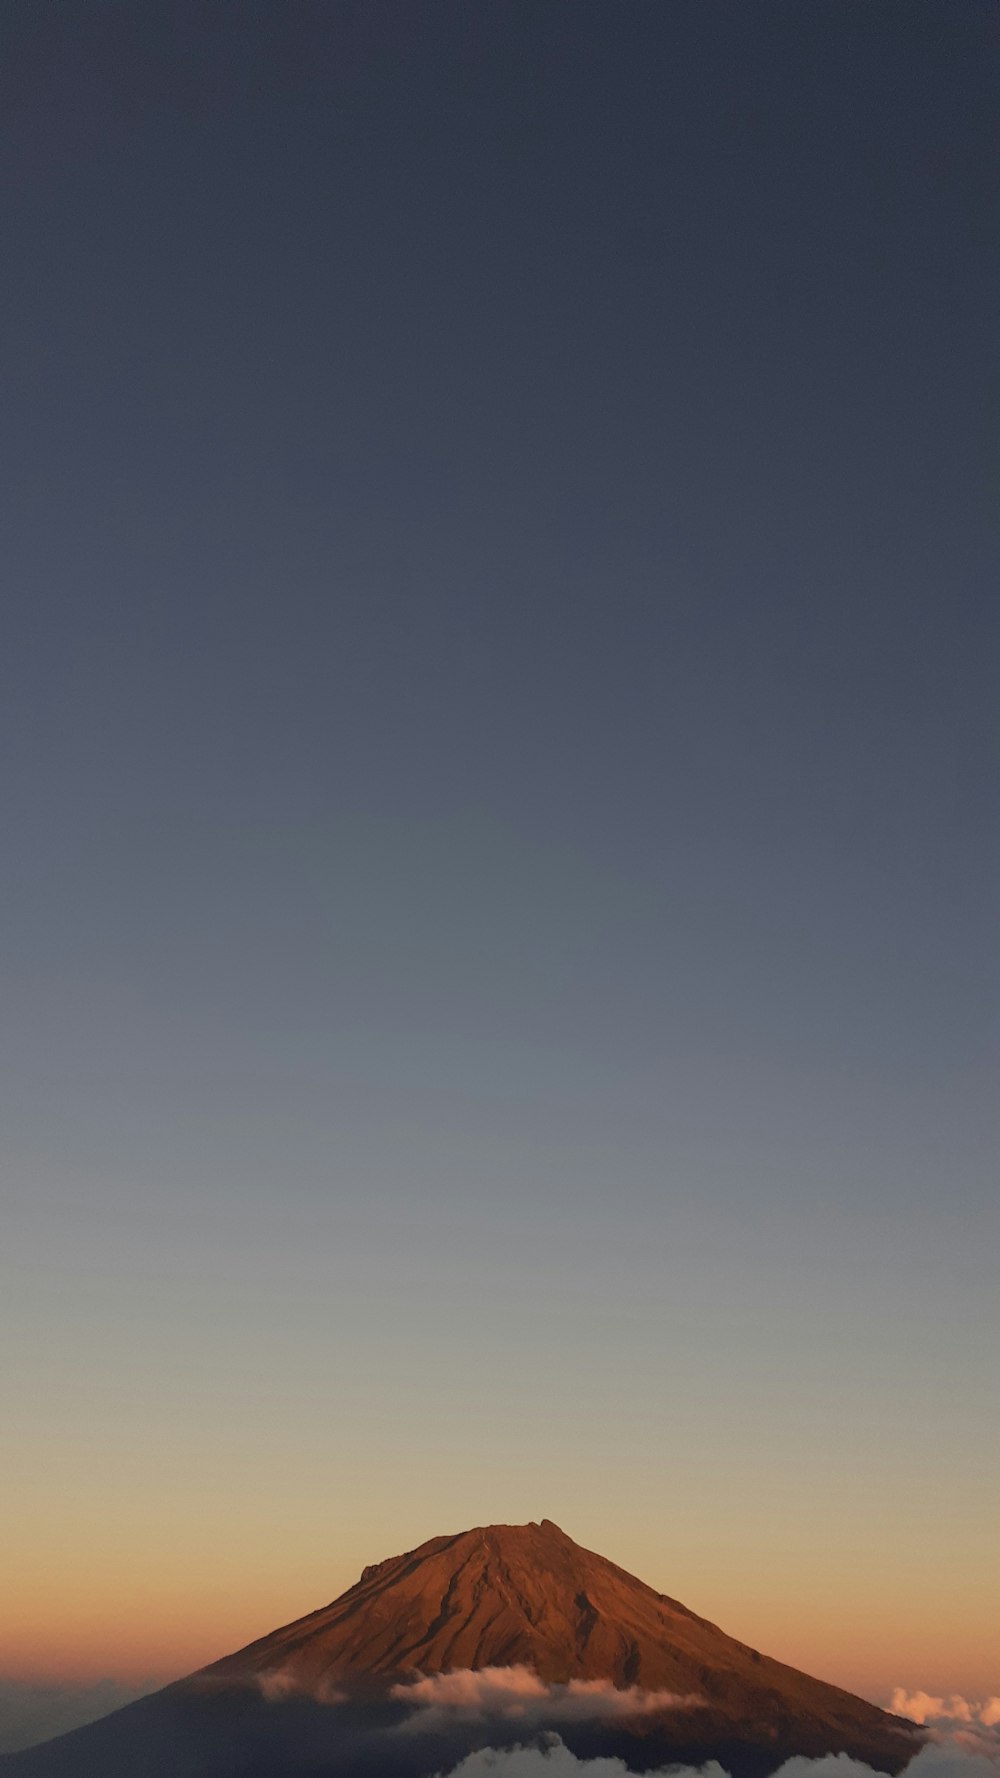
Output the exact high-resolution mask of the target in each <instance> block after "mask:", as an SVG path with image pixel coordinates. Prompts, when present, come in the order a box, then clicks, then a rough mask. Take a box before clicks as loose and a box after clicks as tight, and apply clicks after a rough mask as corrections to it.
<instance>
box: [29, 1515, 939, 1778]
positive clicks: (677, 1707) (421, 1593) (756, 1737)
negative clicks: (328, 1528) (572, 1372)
mask: <svg viewBox="0 0 1000 1778" xmlns="http://www.w3.org/2000/svg"><path fill="white" fill-rule="evenodd" d="M495 1669H507V1670H508V1672H507V1674H506V1676H505V1675H502V1674H501V1675H497V1674H496V1673H495V1671H493V1670H495ZM510 1669H516V1670H518V1671H515V1672H514V1673H513V1674H511V1673H510V1671H509V1670H510ZM526 1669H527V1670H528V1671H527V1672H525V1670H526ZM460 1673H466V1674H470V1673H471V1674H477V1673H478V1674H483V1673H486V1675H487V1678H486V1680H485V1681H481V1682H470V1681H468V1680H466V1681H463V1682H461V1685H460V1689H459V1691H458V1692H456V1690H455V1681H454V1680H452V1681H451V1682H450V1686H449V1683H448V1682H447V1676H448V1675H455V1674H460ZM420 1676H422V1677H423V1680H424V1683H423V1685H422V1686H421V1687H420V1690H419V1691H418V1692H415V1693H411V1694H409V1696H408V1695H407V1693H406V1692H405V1691H404V1692H403V1695H402V1697H401V1696H400V1695H399V1692H400V1688H402V1687H406V1686H407V1685H412V1684H413V1683H414V1681H415V1680H416V1679H417V1678H418V1677H420ZM435 1679H436V1680H437V1684H435V1683H433V1682H434V1681H435ZM484 1685H485V1688H486V1689H485V1691H484V1689H483V1687H484ZM505 1687H507V1688H511V1687H512V1688H513V1691H511V1690H510V1689H508V1690H507V1691H505V1690H504V1688H505ZM518 1688H520V1689H518ZM547 1688H555V1689H554V1690H549V1689H547ZM633 1688H637V1689H633ZM650 1694H657V1696H651V1695H650ZM455 1697H460V1699H461V1701H462V1702H463V1704H464V1708H463V1709H459V1710H455V1709H452V1708H450V1700H453V1699H454V1698H455ZM486 1697H488V1699H489V1703H488V1704H484V1702H483V1700H484V1698H486ZM512 1699H513V1702H514V1709H513V1710H512V1709H511V1700H512ZM470 1700H472V1701H473V1703H474V1704H475V1706H476V1707H475V1708H470ZM428 1702H430V1703H435V1702H436V1703H437V1706H438V1707H437V1709H435V1710H428V1709H427V1704H428ZM526 1704H527V1705H528V1706H530V1708H527V1709H526ZM546 1726H551V1727H553V1728H556V1729H558V1732H559V1733H560V1734H561V1735H562V1737H563V1739H564V1740H565V1741H567V1743H568V1744H569V1745H570V1746H571V1747H572V1748H573V1749H574V1751H576V1752H577V1753H578V1754H580V1756H581V1757H584V1756H587V1755H593V1754H596V1753H603V1754H608V1753H615V1754H617V1755H618V1756H619V1757H620V1758H622V1759H624V1760H625V1761H626V1763H627V1764H628V1765H629V1766H630V1768H632V1769H634V1770H645V1769H649V1768H652V1767H655V1766H658V1765H662V1764H666V1763H669V1762H672V1761H677V1762H684V1763H688V1764H696V1765H697V1764H701V1763H703V1762H704V1761H705V1760H706V1759H709V1758H715V1759H718V1760H719V1761H720V1763H721V1764H723V1765H724V1766H726V1767H727V1769H728V1770H729V1771H731V1772H733V1773H734V1774H736V1775H737V1778H763V1775H764V1774H766V1773H767V1772H770V1771H772V1770H774V1768H775V1767H777V1766H778V1765H780V1764H781V1762H782V1761H783V1760H784V1759H786V1758H788V1757H789V1756H790V1755H791V1754H793V1753H802V1754H812V1755H820V1754H823V1753H829V1752H841V1751H842V1752H846V1753H849V1754H851V1755H853V1756H854V1757H856V1758H858V1759H862V1760H865V1761H866V1762H868V1763H869V1764H870V1765H872V1766H874V1767H875V1768H876V1769H877V1770H880V1771H885V1772H889V1773H895V1772H897V1771H899V1769H900V1768H901V1767H902V1766H903V1765H905V1764H906V1762H907V1761H908V1760H909V1759H910V1758H912V1756H913V1754H914V1753H915V1752H916V1751H917V1749H918V1747H919V1746H920V1738H919V1735H918V1734H917V1732H916V1731H914V1729H913V1726H912V1725H910V1724H905V1723H903V1722H902V1721H901V1720H900V1719H898V1718H896V1717H891V1716H888V1715H887V1714H886V1713H885V1712H884V1711H881V1710H878V1709H876V1707H875V1706H874V1705H872V1704H868V1703H865V1702H864V1701H863V1700H862V1699H860V1698H856V1697H853V1696H852V1695H851V1694H850V1693H849V1692H844V1691H841V1690H839V1689H838V1688H837V1687H836V1686H832V1685H827V1684H825V1683H824V1682H823V1681H821V1680H817V1679H811V1678H809V1677H808V1676H807V1675H806V1674H804V1673H799V1672H797V1671H796V1670H795V1669H794V1668H792V1667H786V1666H784V1665H783V1664H782V1663H781V1662H779V1661H773V1660H771V1659H769V1658H768V1657H767V1656H766V1655H762V1654H759V1653H758V1652H757V1650H756V1649H752V1648H748V1647H747V1646H746V1645H745V1644H744V1643H742V1642H738V1641H736V1640H734V1638H733V1637H731V1636H727V1635H725V1633H724V1632H723V1631H722V1630H719V1629H717V1628H716V1626H715V1625H714V1624H711V1623H709V1622H708V1621H707V1620H706V1619H705V1618H701V1617H698V1616H697V1615H696V1614H695V1613H694V1612H693V1611H690V1610H689V1609H688V1608H687V1607H686V1606H684V1605H681V1604H679V1603H678V1601H677V1600H675V1599H670V1598H668V1597H667V1596H666V1595H665V1594H662V1593H658V1592H656V1591H655V1590H654V1589H653V1588H652V1587H649V1586H647V1585H646V1584H645V1583H644V1582H643V1581H641V1580H637V1579H636V1578H635V1577H634V1576H633V1575H630V1574H627V1573H626V1572H625V1570H624V1569H621V1568H618V1567H617V1566H616V1565H615V1564H614V1563H613V1562H609V1561H608V1560H606V1558H605V1557H603V1556H599V1555H595V1554H594V1553H593V1552H592V1551H590V1550H586V1549H583V1548H581V1547H580V1545H579V1544H576V1543H574V1542H573V1540H572V1538H570V1537H568V1536H567V1535H566V1533H565V1532H564V1531H561V1530H560V1529H559V1527H558V1526H557V1525H554V1524H553V1523H552V1522H551V1521H550V1520H548V1519H543V1520H542V1522H541V1523H540V1524H534V1523H532V1524H529V1525H489V1526H483V1527H479V1528H477V1529H475V1530H472V1531H464V1532H461V1533H459V1534H457V1535H454V1536H448V1537H435V1538H432V1539H431V1540H430V1541H429V1542H428V1543H424V1544H421V1545H420V1547H419V1548H418V1549H415V1550H410V1551H407V1552H406V1553H405V1554H403V1555H400V1556H392V1557H389V1558H388V1559H387V1560H386V1561H383V1562H378V1563H375V1564H373V1565H372V1566H371V1567H368V1568H366V1569H365V1570H364V1572H363V1573H362V1575H361V1577H360V1579H359V1580H358V1581H357V1582H356V1583H355V1585H354V1586H352V1587H350V1588H349V1589H348V1591H347V1592H346V1593H344V1594H342V1595H341V1597H340V1598H339V1599H336V1600H334V1601H333V1603H332V1604H330V1605H326V1606H323V1607H322V1608H321V1609H320V1610H319V1611H314V1612H312V1613H311V1614H310V1615H309V1616H307V1617H304V1618H299V1619H297V1620H296V1621H295V1622H294V1623H291V1624H288V1625H286V1626H285V1627H284V1628H283V1629H280V1630H276V1631H274V1632H273V1633H272V1634H271V1635H269V1636H265V1637H263V1638H262V1639H261V1640H260V1641H259V1642H254V1643H251V1644H250V1645H249V1647H247V1648H244V1649H241V1650H240V1651H239V1652H238V1653H236V1654H233V1655H229V1656H227V1657H226V1658H225V1659H223V1660H221V1661H217V1662H215V1663H214V1664H213V1665H212V1666H209V1667H206V1668H203V1669H202V1670H201V1672H199V1673H196V1674H194V1675H192V1676H191V1678H189V1679H187V1680H183V1681H181V1682H179V1683H178V1684H177V1685H174V1686H170V1687H168V1688H167V1689H166V1691H164V1692H161V1693H159V1694H157V1696H156V1697H155V1698H151V1699H143V1700H141V1701H140V1702H139V1703H138V1704H134V1705H131V1706H129V1707H128V1708H127V1709H126V1710H123V1711H118V1712H116V1713H115V1715H114V1716H112V1717H108V1718H106V1719H105V1720H104V1722H102V1723H98V1724H94V1725H91V1726H90V1727H89V1728H85V1729H80V1730H78V1731H76V1733H74V1734H72V1735H68V1736H63V1737H61V1738H60V1739H59V1740H58V1741H54V1742H49V1743H47V1744H46V1745H45V1746H43V1747H40V1748H35V1749H32V1750H30V1751H29V1752H27V1753H22V1754H18V1755H14V1756H13V1757H11V1758H8V1759H7V1760H5V1761H2V1760H0V1775H2V1778H85V1775H86V1778H89V1775H90V1774H91V1773H93V1774H95V1775H98V1774H99V1778H222V1774H225V1778H235V1775H238V1774H243V1773H246V1774H248V1775H249V1774H250V1773H251V1772H252V1773H253V1774H254V1778H271V1775H272V1773H273V1774H274V1775H275V1778H277V1774H279V1773H280V1774H281V1778H286V1775H287V1778H292V1775H293V1774H296V1773H299V1772H305V1771H309V1772H310V1773H311V1774H315V1775H316V1778H319V1774H334V1773H337V1774H348V1773H349V1774H355V1773H357V1774H362V1773H368V1772H372V1773H375V1772H378V1773H379V1774H380V1778H383V1775H388V1774H397V1773H398V1774H399V1775H400V1778H424V1775H425V1774H430V1773H434V1772H441V1771H447V1770H448V1766H449V1764H451V1765H454V1764H456V1763H457V1761H458V1760H459V1759H460V1758H461V1757H463V1755H464V1753H465V1752H467V1751H469V1749H470V1748H472V1747H474V1746H477V1745H484V1744H493V1745H498V1744H501V1743H503V1742H507V1743H509V1742H510V1741H512V1740H515V1739H522V1740H524V1739H530V1738H531V1736H532V1735H537V1734H538V1733H540V1732H541V1731H542V1730H543V1729H544V1728H545V1727H546Z"/></svg>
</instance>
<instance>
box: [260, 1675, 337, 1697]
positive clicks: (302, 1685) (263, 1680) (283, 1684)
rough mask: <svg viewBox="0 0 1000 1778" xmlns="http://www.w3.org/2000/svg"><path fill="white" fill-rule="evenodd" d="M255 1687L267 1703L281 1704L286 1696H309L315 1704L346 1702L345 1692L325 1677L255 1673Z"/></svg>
mask: <svg viewBox="0 0 1000 1778" xmlns="http://www.w3.org/2000/svg"><path fill="white" fill-rule="evenodd" d="M255 1680H256V1684H257V1688H258V1690H259V1692H260V1694H261V1697H263V1698H266V1699H267V1701H268V1703H269V1704H282V1703H284V1701H285V1699H286V1698H311V1699H312V1700H313V1702H314V1703H316V1704H346V1702H347V1693H346V1692H341V1691H338V1690H337V1689H336V1687H335V1686H333V1685H331V1684H330V1682H329V1680H326V1679H310V1680H303V1679H300V1678H298V1677H297V1675H296V1674H294V1673H287V1672H283V1671H280V1670H279V1671H278V1672H277V1673H257V1674H256V1675H255Z"/></svg>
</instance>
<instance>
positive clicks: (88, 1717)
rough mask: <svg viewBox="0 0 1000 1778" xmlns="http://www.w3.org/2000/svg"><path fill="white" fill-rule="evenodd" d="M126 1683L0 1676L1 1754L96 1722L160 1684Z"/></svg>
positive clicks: (158, 1682) (105, 1680) (155, 1681)
mask: <svg viewBox="0 0 1000 1778" xmlns="http://www.w3.org/2000/svg"><path fill="white" fill-rule="evenodd" d="M161 1683H162V1681H160V1680H149V1681H148V1683H146V1684H144V1685H123V1684H121V1682H120V1681H118V1680H116V1679H99V1680H96V1681H95V1682H94V1683H93V1684H91V1685H37V1684H31V1683H30V1682H27V1681H24V1680H17V1679H0V1753H18V1752H20V1750H21V1749H22V1748H24V1747H34V1746H35V1745H36V1744H37V1743H38V1742H39V1741H48V1740H51V1738H52V1736H53V1735H66V1734H68V1733H69V1731H70V1729H79V1728H82V1727H83V1725H84V1723H87V1722H96V1721H97V1718H98V1717H99V1716H107V1714H108V1712H109V1711H111V1710H120V1709H121V1707H122V1705H123V1704H131V1703H132V1702H133V1700H134V1699H135V1698H141V1697H144V1696H145V1694H146V1693H147V1692H151V1691H153V1690H154V1689H155V1687H156V1686H157V1685H159V1684H161Z"/></svg>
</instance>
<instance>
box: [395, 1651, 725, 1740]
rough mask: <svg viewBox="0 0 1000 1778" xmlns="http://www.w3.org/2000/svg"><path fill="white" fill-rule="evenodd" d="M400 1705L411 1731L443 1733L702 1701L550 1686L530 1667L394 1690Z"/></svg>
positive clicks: (605, 1687)
mask: <svg viewBox="0 0 1000 1778" xmlns="http://www.w3.org/2000/svg"><path fill="white" fill-rule="evenodd" d="M392 1695H393V1697H394V1698H397V1699H398V1700H399V1701H400V1702H401V1703H404V1704H411V1705H415V1706H416V1710H415V1713H414V1715H413V1716H411V1717H410V1718H408V1720H407V1722H406V1723H405V1724H404V1725H403V1726H404V1727H405V1728H407V1729H428V1728H434V1729H437V1728H440V1727H441V1726H442V1725H443V1724H444V1723H445V1722H456V1721H462V1722H472V1721H478V1720H480V1719H483V1718H487V1717H493V1718H501V1719H503V1720H504V1721H508V1722H509V1721H515V1722H525V1723H541V1722H584V1721H591V1720H594V1719H596V1718H602V1719H606V1718H608V1717H636V1716H654V1715H660V1714H661V1713H663V1712H665V1711H668V1710H693V1709H696V1708H697V1707H698V1706H699V1705H700V1704H701V1702H702V1700H701V1699H700V1698H698V1697H696V1696H695V1695H694V1694H693V1693H690V1694H688V1695H687V1696H684V1697H682V1696H680V1695H679V1694H678V1693H676V1692H667V1691H644V1690H643V1688H642V1686H638V1685H633V1686H628V1687H627V1688H626V1687H622V1688H619V1687H617V1686H614V1685H612V1683H611V1681H610V1680H606V1679H571V1680H570V1681H569V1684H568V1685H546V1684H545V1681H544V1680H542V1679H539V1677H538V1674H537V1673H535V1672H534V1671H533V1670H532V1669H531V1668H530V1667H524V1666H515V1667H483V1668H480V1669H479V1670H478V1671H472V1670H471V1669H468V1668H465V1669H462V1670H460V1671H458V1672H455V1673H435V1674H434V1675H432V1676H431V1677H429V1678H424V1679H417V1680H413V1681H412V1682H411V1683H410V1684H408V1685H397V1686H394V1687H393V1692H392Z"/></svg>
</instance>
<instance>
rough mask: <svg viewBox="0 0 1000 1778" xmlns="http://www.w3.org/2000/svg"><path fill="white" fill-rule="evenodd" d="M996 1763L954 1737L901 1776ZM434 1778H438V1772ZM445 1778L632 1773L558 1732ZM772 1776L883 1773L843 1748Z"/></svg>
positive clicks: (976, 1776) (872, 1777)
mask: <svg viewBox="0 0 1000 1778" xmlns="http://www.w3.org/2000/svg"><path fill="white" fill-rule="evenodd" d="M998 1771H1000V1767H998V1765H997V1764H996V1763H995V1762H994V1761H993V1760H992V1759H989V1758H987V1757H984V1756H982V1755H980V1754H977V1753H970V1752H969V1751H968V1750H967V1749H966V1748H964V1747H963V1746H961V1745H959V1744H956V1743H955V1742H954V1741H949V1742H945V1741H940V1742H931V1743H930V1744H929V1745H928V1746H926V1747H923V1748H921V1750H920V1752H919V1753H918V1754H917V1755H916V1756H915V1758H914V1759H912V1760H911V1761H910V1763H909V1765H908V1766H907V1767H906V1769H905V1773H904V1774H901V1775H900V1778H997V1773H998ZM438 1778H442V1775H441V1774H439V1775H438ZM448 1778H634V1774H632V1773H630V1771H629V1768H628V1767H627V1766H626V1765H625V1763H624V1761H622V1760H620V1759H578V1758H577V1756H576V1754H574V1753H571V1752H570V1750H569V1748H568V1747H567V1746H566V1745H565V1743H564V1742H563V1741H561V1740H560V1738H559V1736H558V1735H546V1736H544V1737H542V1740H541V1743H540V1745H537V1746H533V1747H522V1746H518V1747H507V1748H497V1747H484V1748H480V1749H478V1750H477V1751H476V1752H475V1753H470V1754H468V1755H467V1756H466V1758H465V1759H463V1760H462V1761H461V1762H460V1764H459V1765H457V1766H455V1767H453V1769H452V1770H451V1772H450V1773H449V1774H448ZM645 1778H728V1774H727V1773H725V1772H724V1771H723V1768H722V1767H721V1766H720V1765H718V1764H717V1763H716V1762H715V1761H714V1760H711V1761H709V1763H708V1764H707V1765H705V1766H700V1767H694V1766H665V1767H662V1768H661V1770H660V1771H659V1772H658V1773H656V1772H648V1773H647V1774H646V1775H645ZM774 1778H885V1775H884V1774H882V1773H877V1772H875V1771H873V1769H872V1767H871V1766H867V1765H865V1764H864V1763H863V1761H861V1760H856V1759H851V1758H849V1756H848V1755H847V1754H845V1753H836V1754H828V1755H826V1757H825V1758H823V1759H805V1758H795V1759H790V1760H786V1762H785V1764H784V1765H783V1766H781V1767H779V1769H778V1771H777V1772H776V1773H775V1774H774Z"/></svg>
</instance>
